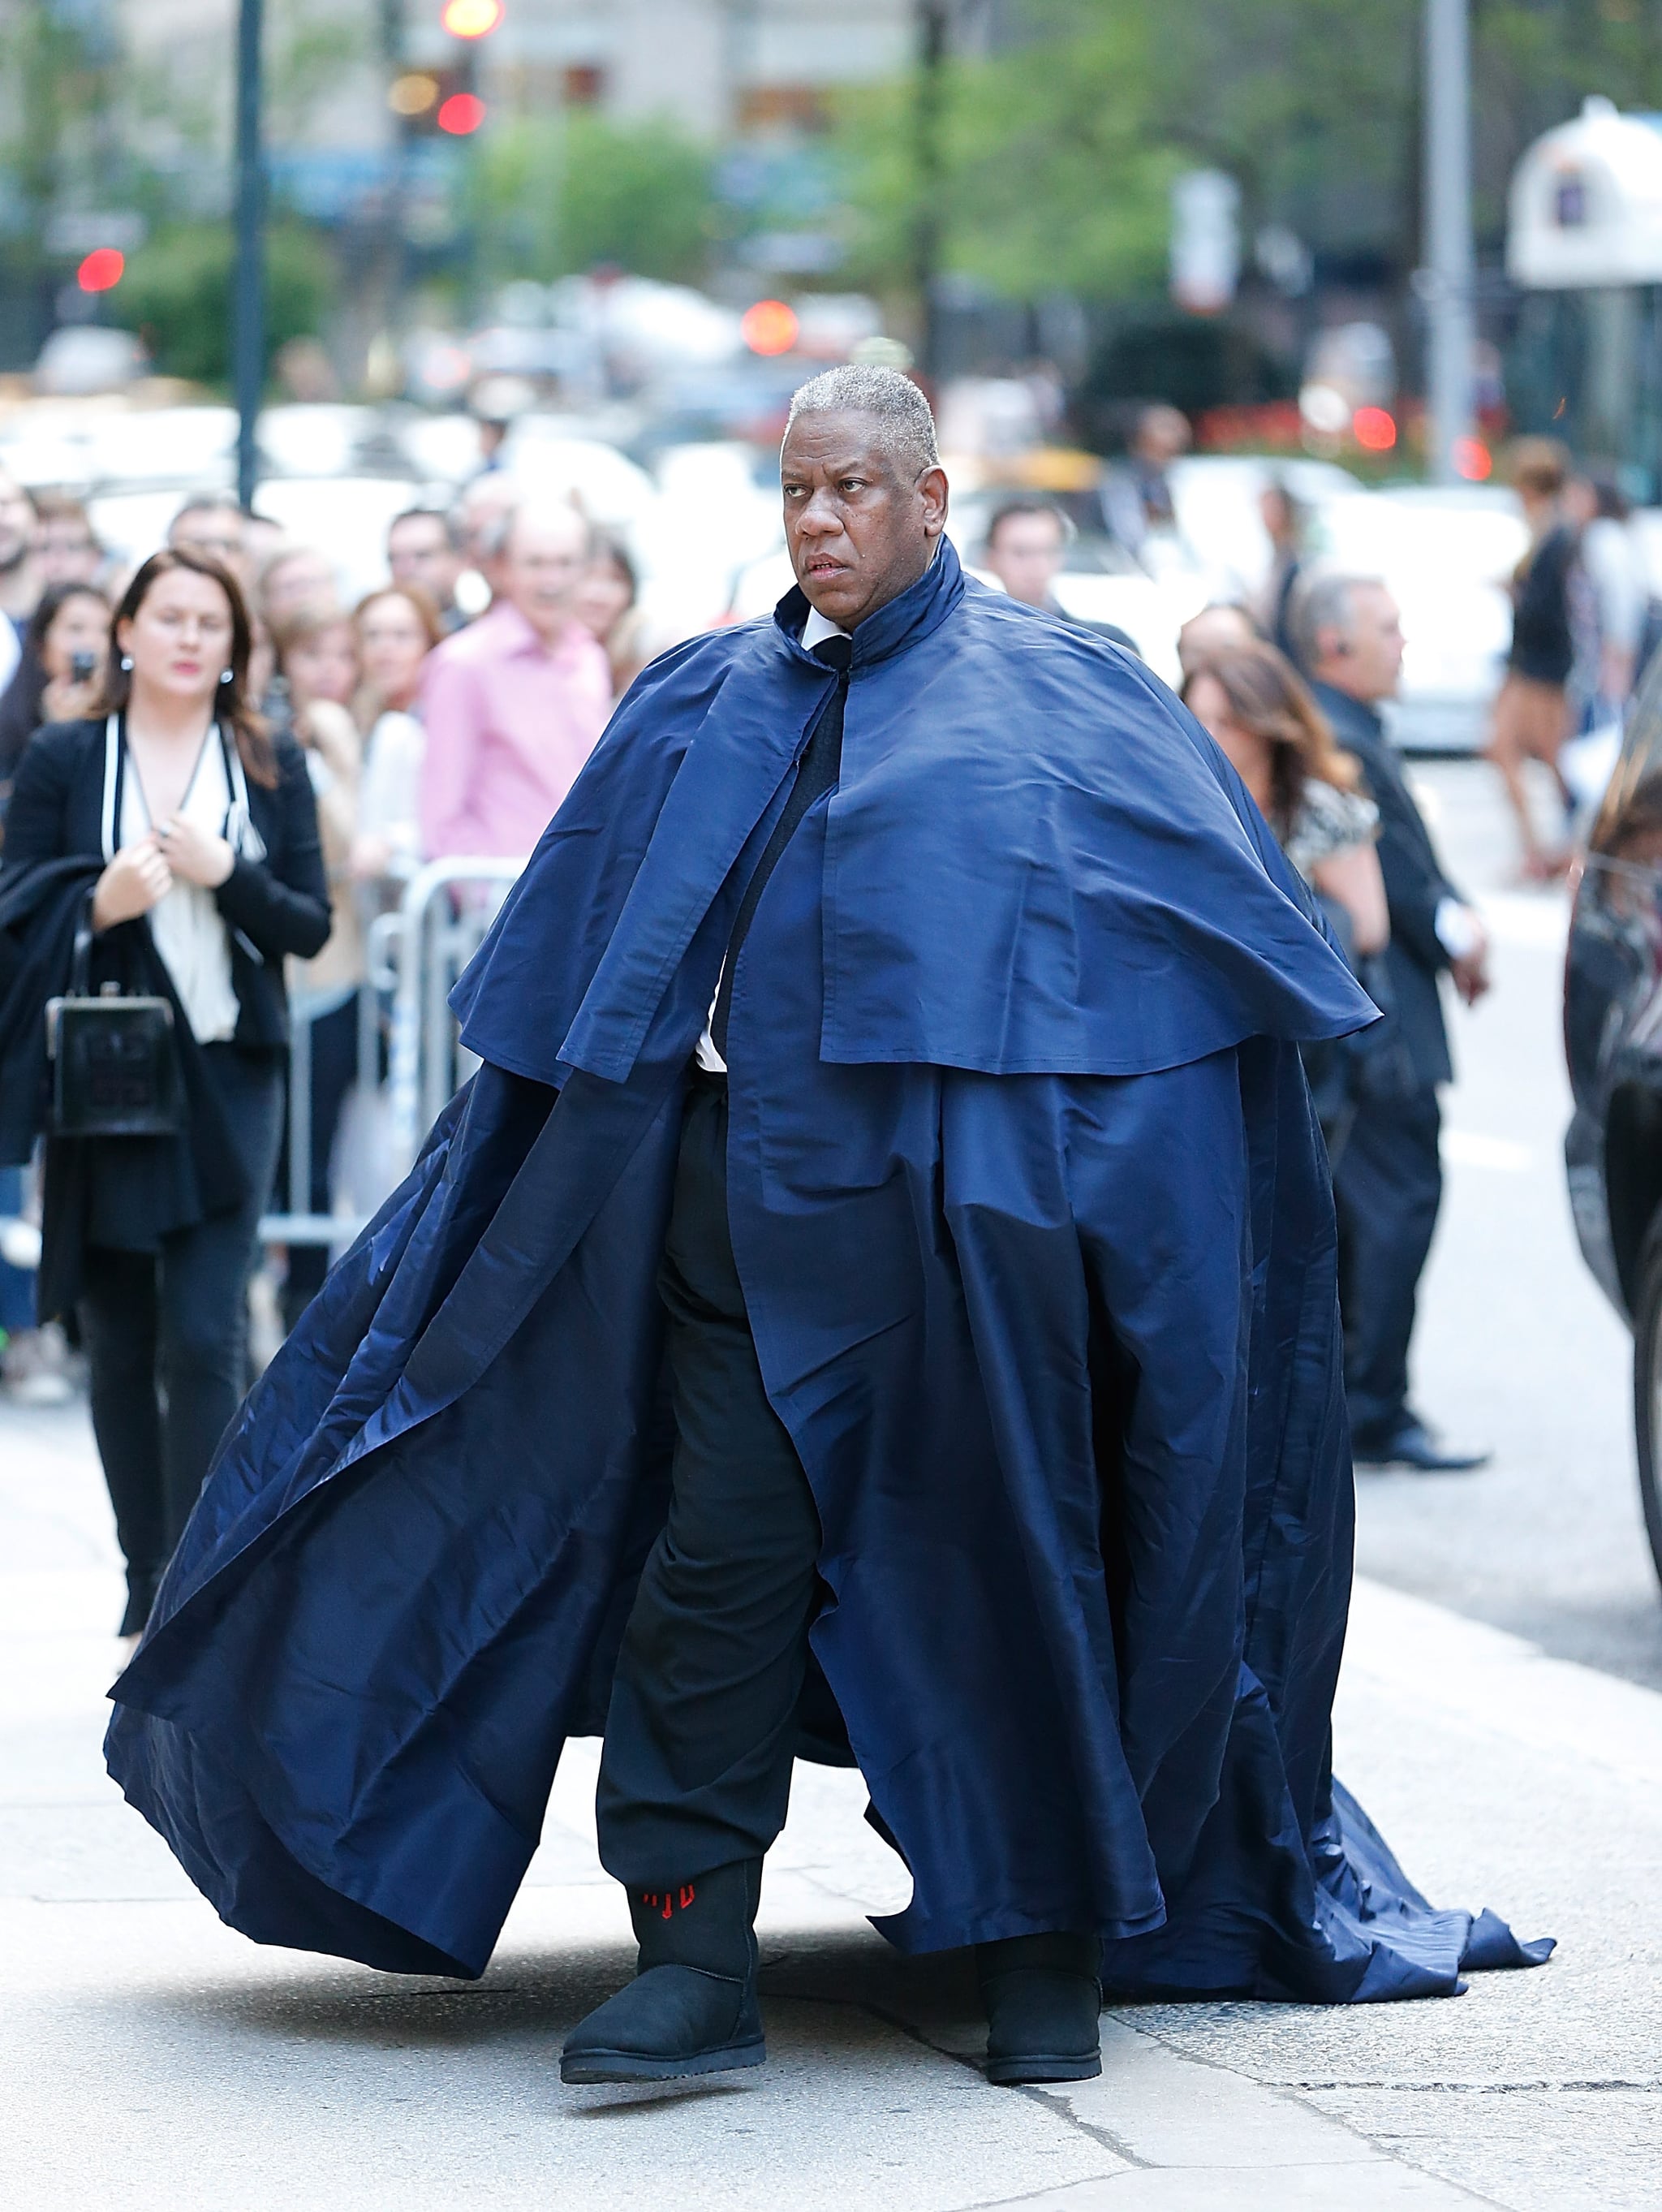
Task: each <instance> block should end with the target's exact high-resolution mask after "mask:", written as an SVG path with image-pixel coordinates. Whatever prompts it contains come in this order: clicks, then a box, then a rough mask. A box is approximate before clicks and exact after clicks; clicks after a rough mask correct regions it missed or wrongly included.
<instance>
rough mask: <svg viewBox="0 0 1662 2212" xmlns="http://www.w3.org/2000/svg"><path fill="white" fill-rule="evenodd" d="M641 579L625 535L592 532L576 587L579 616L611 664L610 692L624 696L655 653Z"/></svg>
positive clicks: (617, 696) (619, 696) (615, 695)
mask: <svg viewBox="0 0 1662 2212" xmlns="http://www.w3.org/2000/svg"><path fill="white" fill-rule="evenodd" d="M639 596H640V582H639V580H638V579H637V577H636V575H635V570H634V562H633V561H632V560H630V558H629V556H628V550H626V548H625V546H624V544H623V542H622V539H621V538H613V537H611V536H610V535H609V534H607V533H606V532H600V531H597V532H595V533H594V534H593V538H592V542H591V546H590V550H589V565H588V567H587V568H585V570H584V572H583V580H582V582H581V584H579V586H578V591H577V619H578V620H579V622H580V623H582V624H583V626H584V628H585V629H588V630H591V631H592V632H593V634H594V635H595V636H596V637H597V639H598V640H599V641H600V643H601V645H602V646H603V647H604V648H605V653H606V659H608V661H610V664H611V671H612V696H613V698H615V699H621V698H622V696H623V694H624V693H625V692H626V691H627V690H628V688H629V686H630V684H633V683H634V679H635V678H636V677H637V676H639V675H640V671H641V670H642V669H643V668H644V667H645V666H646V663H647V660H648V659H650V658H651V656H650V655H649V654H648V653H647V652H646V645H645V641H644V635H643V632H642V628H641V622H640V608H639V606H638V605H636V601H637V599H638V598H639Z"/></svg>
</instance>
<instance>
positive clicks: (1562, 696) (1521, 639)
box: [1486, 438, 1576, 883]
mask: <svg viewBox="0 0 1662 2212" xmlns="http://www.w3.org/2000/svg"><path fill="white" fill-rule="evenodd" d="M1511 475H1512V481H1513V486H1514V487H1515V489H1516V490H1517V494H1518V498H1519V503H1520V505H1521V506H1522V507H1523V510H1524V520H1525V522H1526V524H1527V526H1528V528H1529V541H1530V542H1529V550H1528V551H1527V552H1526V554H1525V555H1524V557H1523V559H1522V560H1521V561H1520V562H1519V563H1518V566H1517V568H1515V569H1514V570H1513V576H1512V647H1511V650H1510V652H1509V653H1507V672H1506V675H1505V677H1504V678H1503V679H1502V681H1501V688H1500V690H1499V691H1498V692H1497V693H1496V695H1495V705H1494V708H1493V709H1492V712H1491V716H1490V721H1489V744H1488V746H1487V748H1486V750H1487V755H1488V757H1489V759H1490V760H1491V761H1492V762H1493V763H1495V767H1496V768H1497V769H1499V770H1500V774H1501V782H1502V784H1503V785H1504V786H1505V787H1506V795H1507V803H1508V805H1510V806H1511V808H1512V812H1513V819H1514V821H1515V822H1516V823H1517V826H1518V838H1519V844H1520V845H1521V846H1522V848H1523V872H1524V877H1525V879H1526V881H1527V882H1531V883H1550V882H1551V881H1552V880H1553V878H1555V877H1556V876H1559V875H1562V872H1563V870H1564V866H1565V860H1566V854H1565V850H1564V847H1563V844H1562V841H1560V842H1558V843H1557V844H1556V845H1555V846H1554V847H1553V848H1551V849H1548V848H1546V847H1545V846H1544V845H1543V843H1542V842H1541V838H1540V836H1539V834H1538V831H1537V829H1536V826H1535V820H1534V817H1533V815H1532V811H1531V808H1530V797H1529V785H1528V782H1527V780H1526V775H1525V769H1526V764H1527V763H1529V762H1530V761H1538V762H1539V763H1540V764H1541V765H1542V767H1543V768H1544V769H1546V770H1547V771H1548V773H1549V774H1550V775H1551V777H1552V779H1553V781H1554V783H1555V785H1556V788H1557V793H1558V798H1559V801H1560V804H1561V805H1562V808H1563V809H1564V811H1565V813H1566V814H1568V812H1569V811H1571V809H1572V808H1573V806H1574V795H1573V794H1572V793H1571V791H1570V789H1569V787H1568V784H1567V783H1566V782H1565V781H1564V775H1563V771H1562V769H1561V768H1560V767H1559V764H1558V755H1559V752H1560V750H1561V749H1562V745H1563V743H1564V740H1565V738H1567V737H1568V735H1569V733H1570V708H1569V700H1568V690H1567V686H1568V683H1569V677H1570V671H1571V669H1572V668H1573V667H1574V665H1575V641H1574V634H1573V631H1572V629H1571V621H1570V579H1571V573H1572V570H1573V569H1574V563H1575V550H1576V545H1575V530H1574V525H1573V524H1572V523H1571V522H1570V521H1569V520H1568V517H1567V516H1566V515H1565V513H1564V511H1563V505H1562V500H1563V492H1564V487H1565V484H1566V483H1567V481H1568V475H1569V457H1568V454H1567V453H1565V451H1564V449H1563V447H1562V446H1561V445H1559V444H1558V443H1557V441H1556V440H1555V439H1551V438H1522V439H1519V441H1518V443H1517V445H1516V446H1515V447H1513V451H1512V455H1511Z"/></svg>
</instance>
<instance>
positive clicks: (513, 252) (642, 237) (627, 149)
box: [469, 110, 713, 281]
mask: <svg viewBox="0 0 1662 2212" xmlns="http://www.w3.org/2000/svg"><path fill="white" fill-rule="evenodd" d="M473 159H474V168H473V174H472V179H471V183H470V193H469V198H470V213H471V217H472V224H473V228H474V232H475V235H476V238H477V240H478V243H479V249H480V252H481V255H482V258H483V259H484V260H485V262H486V264H488V266H489V268H490V269H491V271H492V273H493V274H494V275H495V276H537V277H541V278H543V279H544V280H546V279H548V278H549V277H554V276H565V275H568V274H571V273H573V272H580V271H582V270H586V269H591V268H593V267H594V266H595V265H596V264H597V263H600V262H607V261H610V262H616V263H617V264H619V265H620V266H621V267H622V268H625V269H628V270H632V271H633V272H634V274H635V275H637V276H657V277H662V278H664V279H666V280H671V281H676V280H682V281H685V280H690V281H696V280H697V279H698V278H699V277H700V276H702V274H703V273H704V265H705V262H706V258H707V254H708V252H709V245H710V236H711V221H710V215H711V207H712V171H713V161H712V156H711V154H710V152H709V150H708V149H707V148H706V147H704V146H702V145H701V144H700V143H698V142H697V141H696V140H695V139H692V138H689V137H686V136H685V135H684V134H683V133H682V132H681V131H677V130H676V128H675V126H674V125H672V124H669V123H666V122H664V121H661V120H657V121H652V122H650V123H638V124H635V123H619V122H615V121H611V120H610V119H608V118H605V117H604V116H600V115H596V114H592V113H590V112H587V111H583V110H579V112H576V113H574V114H571V115H568V116H567V117H566V118H564V120H563V121H562V122H561V123H559V124H557V125H555V124H551V123H549V121H548V120H547V119H538V120H536V121H530V120H525V121H506V120H503V121H500V122H493V124H492V125H491V127H490V129H489V130H488V131H487V132H484V133H482V134H481V140H480V143H479V145H478V147H477V148H476V149H474V153H473Z"/></svg>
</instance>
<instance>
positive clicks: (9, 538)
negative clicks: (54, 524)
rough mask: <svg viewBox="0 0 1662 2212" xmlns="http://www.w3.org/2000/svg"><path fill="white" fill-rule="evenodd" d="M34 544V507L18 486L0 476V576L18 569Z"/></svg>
mask: <svg viewBox="0 0 1662 2212" xmlns="http://www.w3.org/2000/svg"><path fill="white" fill-rule="evenodd" d="M33 543H34V508H33V505H32V504H31V503H30V501H29V499H28V497H27V495H26V493H25V492H24V490H23V488H22V486H21V484H20V483H15V482H14V481H13V479H12V478H11V477H9V476H0V573H4V572H5V571H6V570H8V569H11V568H20V567H21V565H22V563H23V562H25V561H27V558H28V557H29V550H30V548H31V546H32V545H33Z"/></svg>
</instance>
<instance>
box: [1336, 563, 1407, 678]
mask: <svg viewBox="0 0 1662 2212" xmlns="http://www.w3.org/2000/svg"><path fill="white" fill-rule="evenodd" d="M1402 664H1403V633H1402V617H1401V615H1400V614H1399V612H1398V608H1397V602H1396V601H1395V600H1394V599H1392V596H1391V594H1390V592H1387V591H1386V588H1385V586H1384V585H1383V584H1358V585H1357V586H1356V588H1355V590H1354V591H1352V592H1351V594H1350V634H1349V635H1348V636H1346V637H1343V638H1339V639H1336V640H1335V641H1334V650H1333V651H1332V652H1331V654H1330V655H1328V656H1327V657H1326V658H1325V665H1324V673H1325V675H1326V678H1327V680H1328V682H1329V683H1331V684H1336V685H1337V688H1338V689H1339V690H1341V691H1348V692H1349V693H1350V696H1351V697H1352V698H1353V699H1362V700H1367V701H1369V702H1371V701H1373V700H1375V699H1393V698H1395V696H1396V695H1397V686H1398V684H1399V683H1400V682H1401V681H1402Z"/></svg>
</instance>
